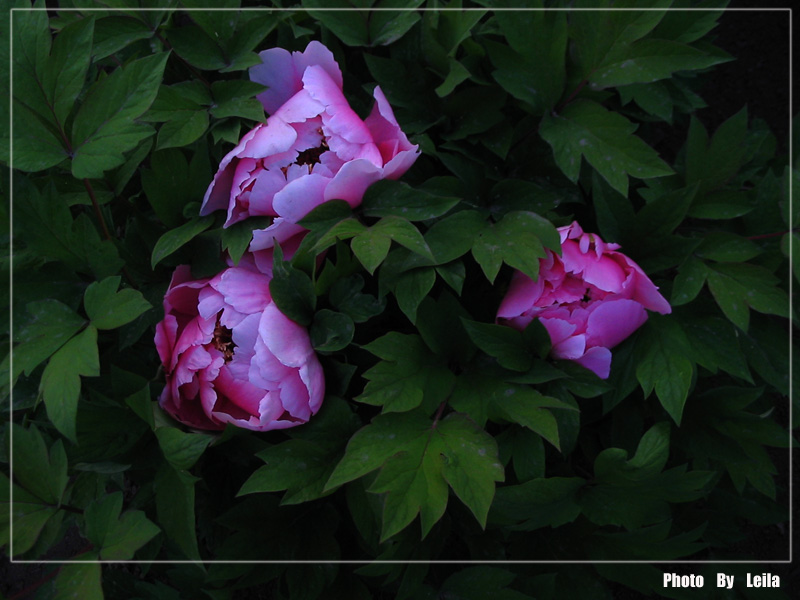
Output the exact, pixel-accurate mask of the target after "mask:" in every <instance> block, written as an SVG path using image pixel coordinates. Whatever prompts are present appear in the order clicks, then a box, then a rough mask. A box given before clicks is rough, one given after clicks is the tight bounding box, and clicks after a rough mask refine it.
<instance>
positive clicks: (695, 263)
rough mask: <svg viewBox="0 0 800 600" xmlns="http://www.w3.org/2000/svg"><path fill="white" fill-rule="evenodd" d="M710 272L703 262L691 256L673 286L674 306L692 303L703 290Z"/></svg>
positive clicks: (679, 269)
mask: <svg viewBox="0 0 800 600" xmlns="http://www.w3.org/2000/svg"><path fill="white" fill-rule="evenodd" d="M707 273H708V271H707V269H706V266H705V264H704V263H703V261H701V260H698V259H697V258H695V257H693V256H691V257H689V259H688V260H687V261H686V262H685V263H683V264H682V265H681V266H680V267H679V268H678V275H677V277H675V281H674V282H673V284H672V297H671V298H670V304H671V305H672V306H681V305H682V304H686V303H688V302H691V301H692V300H694V299H695V298H696V297H697V294H699V293H700V290H701V289H703V284H705V282H706V275H707Z"/></svg>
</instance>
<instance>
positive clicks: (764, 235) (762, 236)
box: [747, 230, 792, 240]
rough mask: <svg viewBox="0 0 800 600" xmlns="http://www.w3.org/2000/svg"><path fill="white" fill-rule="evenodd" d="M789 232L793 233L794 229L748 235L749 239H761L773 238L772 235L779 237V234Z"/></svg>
mask: <svg viewBox="0 0 800 600" xmlns="http://www.w3.org/2000/svg"><path fill="white" fill-rule="evenodd" d="M787 233H792V230H789V231H777V232H775V233H763V234H761V235H751V236H750V237H748V238H747V239H748V240H761V239H764V238H771V237H778V236H779V235H786V234H787Z"/></svg>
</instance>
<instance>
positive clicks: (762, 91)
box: [697, 0, 796, 152]
mask: <svg viewBox="0 0 800 600" xmlns="http://www.w3.org/2000/svg"><path fill="white" fill-rule="evenodd" d="M793 5H794V3H792V2H780V1H778V2H764V3H761V4H758V5H757V7H758V10H745V8H747V7H752V6H754V3H753V2H742V1H736V0H734V1H733V2H731V4H730V8H732V9H735V10H729V11H727V12H726V13H725V15H724V16H723V17H722V18H721V19H720V21H719V25H718V26H717V27H716V28H715V29H714V30H712V32H711V35H712V37H713V36H716V40H714V43H715V44H716V45H717V46H719V47H720V48H722V49H723V50H725V51H726V52H728V53H729V54H730V55H731V56H733V57H734V58H735V60H733V61H730V62H727V63H723V64H721V65H717V66H716V67H714V68H713V69H712V71H711V72H710V73H708V74H706V75H704V78H705V81H706V83H705V85H704V87H703V89H702V90H701V96H702V97H703V99H704V100H705V101H706V103H707V104H708V107H707V108H704V109H701V110H700V111H698V113H697V116H698V118H699V119H700V120H701V121H702V122H703V123H704V124H705V125H706V127H707V128H708V129H709V130H710V131H713V130H714V129H716V128H717V127H718V126H719V125H720V124H721V123H722V122H723V121H725V120H726V119H728V118H729V117H731V116H733V115H734V114H735V113H737V112H738V111H739V110H740V109H741V108H742V106H744V105H745V104H747V111H748V115H749V117H750V119H752V118H753V117H758V118H761V119H764V120H765V121H766V122H767V124H768V125H769V127H770V129H771V130H772V132H773V133H774V134H775V136H776V137H777V138H778V144H779V151H783V152H788V140H789V133H790V132H789V114H790V107H789V95H790V85H789V75H790V72H789V56H790V54H791V49H790V47H789V19H790V16H789V15H790V13H789V12H788V11H787V10H764V9H766V8H768V7H773V8H782V9H787V8H790V7H792V6H793ZM795 111H796V108H795V109H793V110H792V112H795Z"/></svg>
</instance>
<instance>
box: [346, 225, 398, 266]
mask: <svg viewBox="0 0 800 600" xmlns="http://www.w3.org/2000/svg"><path fill="white" fill-rule="evenodd" d="M391 245H392V239H391V238H390V237H389V236H386V235H381V234H380V233H379V232H377V231H373V230H367V231H365V232H363V233H360V234H358V235H357V236H356V237H354V238H353V240H352V241H351V242H350V248H352V250H353V254H355V256H356V258H357V259H358V260H359V261H360V262H361V264H362V265H364V268H365V269H366V270H367V272H368V273H369V274H370V275H372V274H373V273H374V272H375V269H377V268H378V267H379V266H380V264H381V263H382V262H383V261H384V260H385V259H386V255H387V254H389V247H390V246H391Z"/></svg>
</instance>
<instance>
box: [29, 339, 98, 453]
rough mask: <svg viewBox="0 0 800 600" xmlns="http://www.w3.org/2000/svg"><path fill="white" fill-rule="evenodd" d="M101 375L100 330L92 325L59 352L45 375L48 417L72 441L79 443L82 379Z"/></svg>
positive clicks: (41, 387)
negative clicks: (77, 424)
mask: <svg viewBox="0 0 800 600" xmlns="http://www.w3.org/2000/svg"><path fill="white" fill-rule="evenodd" d="M99 374H100V361H99V357H98V354H97V329H96V328H95V327H94V326H93V325H89V326H88V327H87V328H86V329H84V330H83V331H82V332H81V333H79V334H78V335H76V336H75V337H73V338H72V339H71V340H70V341H68V342H67V343H66V344H64V345H63V346H62V347H61V349H60V350H59V351H58V352H56V353H55V354H54V355H53V356H52V358H51V359H50V362H48V363H47V366H46V367H45V369H44V372H43V373H42V382H41V384H40V389H41V391H42V397H43V398H44V405H45V408H46V409H47V416H48V417H49V418H50V421H51V422H52V423H53V425H55V426H56V428H57V429H58V430H59V431H60V432H61V433H62V434H64V436H66V437H67V438H69V439H70V440H72V441H75V440H76V435H77V434H76V428H75V421H76V418H77V415H78V398H79V396H80V392H81V376H85V377H94V376H97V375H99Z"/></svg>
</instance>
